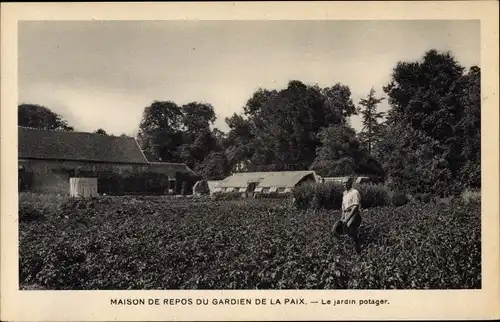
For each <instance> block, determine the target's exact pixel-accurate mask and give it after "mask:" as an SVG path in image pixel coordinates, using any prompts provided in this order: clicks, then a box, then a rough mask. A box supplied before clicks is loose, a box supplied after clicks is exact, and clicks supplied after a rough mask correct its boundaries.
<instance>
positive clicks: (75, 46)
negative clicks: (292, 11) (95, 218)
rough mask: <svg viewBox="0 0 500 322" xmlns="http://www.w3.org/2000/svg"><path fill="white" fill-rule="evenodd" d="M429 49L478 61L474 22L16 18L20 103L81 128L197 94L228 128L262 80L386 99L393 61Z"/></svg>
mask: <svg viewBox="0 0 500 322" xmlns="http://www.w3.org/2000/svg"><path fill="white" fill-rule="evenodd" d="M431 48H435V49H438V50H442V51H448V50H449V51H451V52H452V54H454V56H455V57H456V59H457V60H458V61H459V62H460V63H461V64H462V65H463V66H465V67H470V66H472V65H480V25H479V21H239V22H237V21H201V22H193V21H191V22H173V21H156V22H154V21H113V22H112V21H107V22H97V21H86V22H85V21H84V22H76V21H66V22H21V23H19V51H18V55H19V75H18V77H19V103H33V104H41V105H44V106H47V107H49V108H50V109H51V110H52V111H54V112H56V113H58V114H60V115H61V116H62V117H63V118H64V119H66V120H68V122H69V124H70V125H72V126H74V127H75V129H76V130H78V131H94V130H96V129H97V128H103V129H105V130H106V131H107V132H108V133H112V134H117V135H119V134H122V133H126V134H129V135H135V133H136V132H137V129H138V125H139V122H140V119H141V114H142V111H143V110H144V107H146V106H148V105H150V104H151V103H152V102H153V101H154V100H170V101H174V102H176V103H177V104H179V105H181V104H185V103H188V102H191V101H201V102H207V103H210V104H212V105H213V106H214V108H215V111H216V114H217V118H218V120H217V121H216V124H215V125H216V126H217V127H219V128H220V129H222V130H224V131H226V130H227V126H226V125H225V123H224V118H225V117H227V116H230V115H232V114H233V113H234V112H237V113H239V112H241V111H242V107H243V105H244V104H245V102H246V100H247V99H248V98H249V97H250V96H251V95H252V93H253V92H254V91H255V90H256V89H257V88H259V87H263V88H268V89H275V88H276V89H280V88H283V87H285V86H286V84H287V83H288V81H289V80H291V79H297V80H301V81H303V82H305V83H307V84H311V85H312V84H316V83H317V84H318V85H320V86H322V87H325V86H330V85H333V84H334V83H336V82H340V83H343V84H345V85H348V86H349V87H350V88H351V91H352V94H353V95H352V98H353V100H354V102H355V103H357V102H358V101H359V99H360V98H361V97H363V96H365V95H366V94H367V93H368V92H369V90H370V88H371V87H372V86H373V87H374V88H375V90H376V92H377V94H378V95H382V96H383V92H382V87H383V86H384V85H386V84H387V83H388V82H389V80H390V75H391V72H392V69H393V68H394V67H395V65H396V63H397V62H398V61H401V60H417V59H419V58H421V57H422V55H423V54H424V53H425V51H427V50H429V49H431ZM381 109H382V110H386V109H387V105H386V104H383V105H382V106H381ZM352 125H353V126H354V127H355V128H356V129H357V130H359V128H360V121H359V118H357V117H354V118H353V120H352Z"/></svg>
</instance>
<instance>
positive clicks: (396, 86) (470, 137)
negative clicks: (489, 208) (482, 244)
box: [381, 50, 481, 195]
mask: <svg viewBox="0 0 500 322" xmlns="http://www.w3.org/2000/svg"><path fill="white" fill-rule="evenodd" d="M480 88H481V87H480V69H479V68H478V67H477V66H473V67H472V68H470V70H469V73H467V74H465V67H463V66H461V65H460V64H459V63H458V62H457V61H456V60H455V58H454V57H453V56H452V55H451V54H449V53H438V52H437V51H435V50H430V51H428V52H427V53H425V55H424V57H423V59H421V60H419V61H415V62H399V63H398V64H397V66H396V67H395V68H394V70H393V74H392V80H391V83H390V84H388V85H387V86H386V87H385V88H384V91H385V92H386V93H387V95H388V97H389V103H390V105H391V109H390V111H389V114H388V118H387V127H388V128H387V131H386V135H385V137H384V138H383V140H382V142H381V144H382V147H381V150H382V151H383V152H382V155H384V156H385V158H384V162H383V163H384V167H385V169H386V171H387V172H388V173H389V177H390V178H391V179H392V181H393V183H394V185H395V186H397V187H398V188H401V189H404V190H406V191H409V192H431V193H435V194H441V195H449V194H455V193H457V192H460V191H462V190H463V188H464V187H480V184H481V180H480V179H481V175H480V173H481V172H480V168H481V160H480V159H481V139H480V133H481V90H480Z"/></svg>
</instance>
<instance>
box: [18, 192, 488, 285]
mask: <svg viewBox="0 0 500 322" xmlns="http://www.w3.org/2000/svg"><path fill="white" fill-rule="evenodd" d="M20 198H21V199H20V211H19V219H20V222H19V247H20V249H19V256H20V258H19V265H20V266H19V277H20V287H21V289H53V290H60V289H73V290H92V289H444V288H446V289H460V288H481V225H480V205H479V204H478V203H463V202H452V203H449V204H435V203H428V204H424V203H410V204H407V205H404V206H401V207H393V206H391V207H375V208H370V209H367V210H366V211H365V212H364V213H363V219H364V222H363V226H362V228H361V236H362V240H363V245H362V252H361V254H357V253H356V252H355V250H354V245H353V244H352V242H351V241H350V240H349V239H347V238H346V239H342V240H334V239H333V238H332V236H331V234H330V228H331V226H332V224H333V222H334V221H335V220H337V219H338V218H339V216H340V213H339V212H338V211H332V210H311V209H310V210H297V209H295V208H294V207H293V205H291V204H290V202H289V201H287V200H253V199H250V200H234V201H227V200H219V201H214V200H207V199H206V198H203V199H199V200H191V199H190V200H187V199H176V198H167V197H103V198H100V199H98V200H94V201H74V200H69V199H66V198H64V197H53V196H50V197H49V196H42V195H33V194H23V195H21V197H20Z"/></svg>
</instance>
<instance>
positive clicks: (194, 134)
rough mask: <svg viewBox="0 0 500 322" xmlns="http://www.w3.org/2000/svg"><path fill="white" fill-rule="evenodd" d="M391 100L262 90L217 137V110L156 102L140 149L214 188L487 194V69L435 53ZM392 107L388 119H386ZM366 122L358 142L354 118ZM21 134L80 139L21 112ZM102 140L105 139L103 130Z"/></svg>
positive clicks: (395, 74)
mask: <svg viewBox="0 0 500 322" xmlns="http://www.w3.org/2000/svg"><path fill="white" fill-rule="evenodd" d="M383 92H384V93H385V94H386V96H387V97H386V98H384V97H378V95H377V93H376V91H375V89H374V88H372V89H370V90H369V92H368V93H367V95H366V97H364V98H362V99H361V100H360V101H359V102H357V104H355V103H354V102H353V100H352V98H351V90H350V88H349V86H347V85H345V84H341V83H336V84H333V85H332V86H329V87H320V86H318V85H317V84H315V85H311V84H305V83H303V82H301V81H300V80H291V81H289V82H288V84H287V86H286V87H285V88H283V89H280V90H277V89H264V88H259V89H258V90H256V91H255V92H254V93H253V94H252V96H251V97H250V98H249V99H248V100H247V102H246V103H245V105H244V106H243V109H242V112H241V113H234V114H233V115H232V116H230V117H228V118H226V119H225V122H226V124H227V125H228V127H229V130H228V131H227V132H223V131H221V130H219V129H217V128H214V122H215V120H216V115H215V110H214V107H213V106H212V105H211V104H209V103H205V102H191V103H188V104H185V105H177V104H176V103H175V102H172V101H154V102H153V103H152V104H151V105H150V106H147V107H145V109H144V111H143V114H142V119H141V122H140V124H139V131H138V135H137V140H138V142H139V144H140V146H141V148H142V149H143V151H144V153H145V155H146V156H147V157H148V159H149V160H150V161H162V162H182V163H186V164H187V165H188V166H189V167H191V168H192V169H194V170H195V171H196V172H197V173H199V174H200V175H202V176H203V177H204V178H207V179H221V178H223V177H225V176H227V175H229V174H230V173H232V172H238V171H281V170H309V169H310V170H315V171H316V172H317V173H318V174H320V175H321V176H324V177H328V176H344V175H354V174H357V175H374V176H379V177H384V178H385V179H386V182H387V184H389V185H392V186H394V187H395V188H398V189H400V190H403V191H405V192H409V193H417V192H432V193H437V194H446V195H447V194H453V193H456V192H458V191H461V190H463V189H464V188H466V187H480V185H481V172H480V168H481V146H480V143H481V139H480V123H481V121H480V117H481V113H480V109H481V100H480V68H479V67H477V66H472V67H471V68H469V69H468V70H466V68H465V67H463V66H461V65H460V64H459V63H458V62H457V61H456V59H455V58H454V57H453V56H452V55H451V54H450V53H448V52H445V53H440V52H437V51H436V50H429V51H427V52H426V53H424V55H423V57H422V58H421V59H419V60H418V61H406V62H405V61H402V62H398V63H397V64H396V66H395V67H394V68H393V71H392V74H391V80H390V82H389V84H387V85H386V86H384V87H383ZM385 99H387V100H388V104H389V110H388V112H387V113H383V112H381V111H379V105H380V103H381V102H382V101H383V100H385ZM353 115H359V116H360V118H361V120H362V128H361V130H360V131H359V133H356V131H355V130H354V129H353V128H352V126H351V125H350V122H349V119H350V117H351V116H353ZM18 120H19V125H22V126H30V127H38V128H45V129H62V130H69V131H71V130H73V128H72V127H71V126H69V125H68V124H67V122H66V121H64V120H63V119H62V117H60V116H59V115H57V114H55V113H52V112H51V111H50V110H49V109H48V108H46V107H43V106H38V105H31V104H22V105H20V106H19V113H18ZM96 133H99V134H102V135H107V133H106V132H105V131H104V130H103V129H98V130H96Z"/></svg>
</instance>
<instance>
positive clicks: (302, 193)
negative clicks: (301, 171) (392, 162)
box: [292, 182, 410, 209]
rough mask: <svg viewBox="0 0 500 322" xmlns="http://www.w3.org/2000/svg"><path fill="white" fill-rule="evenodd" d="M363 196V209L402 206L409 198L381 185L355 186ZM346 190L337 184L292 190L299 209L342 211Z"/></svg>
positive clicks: (300, 187)
mask: <svg viewBox="0 0 500 322" xmlns="http://www.w3.org/2000/svg"><path fill="white" fill-rule="evenodd" d="M355 188H356V189H357V190H358V191H359V193H360V195H361V207H363V208H371V207H378V206H402V205H405V204H406V203H408V202H409V199H410V198H409V196H407V195H405V194H404V193H401V192H400V191H392V190H390V189H388V188H387V187H386V186H384V185H381V184H378V185H376V184H362V185H355ZM343 191H344V188H343V187H342V185H341V184H337V183H335V182H326V183H307V184H303V185H300V186H298V187H295V188H294V189H293V190H292V193H293V197H294V200H295V206H296V207H297V208H298V209H340V208H341V204H342V194H343Z"/></svg>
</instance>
